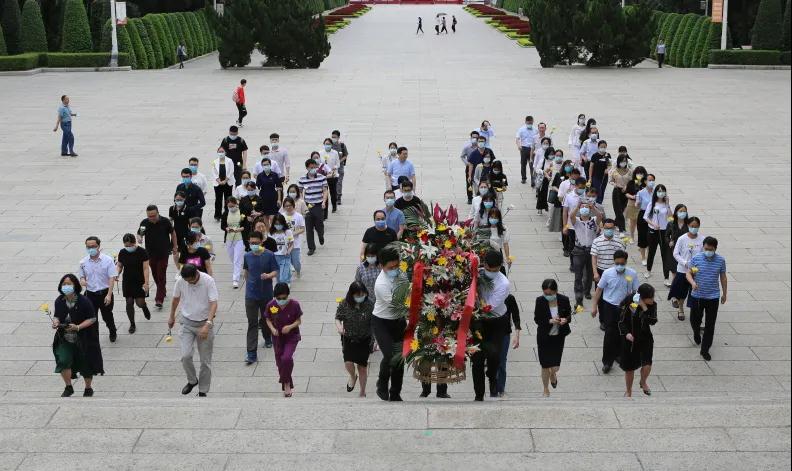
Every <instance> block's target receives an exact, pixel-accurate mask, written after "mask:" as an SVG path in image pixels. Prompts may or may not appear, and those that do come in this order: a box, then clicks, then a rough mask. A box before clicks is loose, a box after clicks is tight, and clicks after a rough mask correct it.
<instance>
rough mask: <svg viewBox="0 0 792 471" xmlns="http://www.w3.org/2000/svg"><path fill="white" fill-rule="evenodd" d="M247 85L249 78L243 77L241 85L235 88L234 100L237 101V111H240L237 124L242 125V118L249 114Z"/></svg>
mask: <svg viewBox="0 0 792 471" xmlns="http://www.w3.org/2000/svg"><path fill="white" fill-rule="evenodd" d="M245 85H247V80H245V79H242V80H241V81H240V82H239V86H238V87H236V90H234V95H233V97H232V98H233V100H234V103H236V107H237V111H239V118H237V121H236V125H237V126H239V127H242V120H243V119H244V118H245V116H247V114H248V113H247V108H246V107H245Z"/></svg>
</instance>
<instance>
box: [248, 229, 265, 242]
mask: <svg viewBox="0 0 792 471" xmlns="http://www.w3.org/2000/svg"><path fill="white" fill-rule="evenodd" d="M250 239H258V240H261V241H263V240H264V234H262V233H261V232H259V231H253V232H251V233H250V235H249V236H248V240H250Z"/></svg>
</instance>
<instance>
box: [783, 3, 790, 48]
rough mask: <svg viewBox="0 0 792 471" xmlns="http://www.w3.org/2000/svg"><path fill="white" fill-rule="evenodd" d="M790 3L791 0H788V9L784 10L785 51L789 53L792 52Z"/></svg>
mask: <svg viewBox="0 0 792 471" xmlns="http://www.w3.org/2000/svg"><path fill="white" fill-rule="evenodd" d="M789 2H790V0H787V2H786V8H784V50H785V51H789V50H790V46H792V44H791V43H792V40H790V34H789V28H790V25H789Z"/></svg>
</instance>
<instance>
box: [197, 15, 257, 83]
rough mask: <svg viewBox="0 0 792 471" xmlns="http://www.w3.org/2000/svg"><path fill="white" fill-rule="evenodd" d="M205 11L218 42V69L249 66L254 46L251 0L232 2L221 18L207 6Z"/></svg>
mask: <svg viewBox="0 0 792 471" xmlns="http://www.w3.org/2000/svg"><path fill="white" fill-rule="evenodd" d="M205 11H206V17H207V20H208V21H209V26H210V27H211V28H212V31H214V33H215V34H216V35H217V38H218V40H219V44H218V45H217V52H218V61H219V62H220V67H222V68H224V69H225V68H227V67H244V66H246V65H248V64H250V55H251V53H252V52H253V48H254V47H255V45H256V40H255V37H254V16H253V7H252V5H251V0H236V1H234V3H233V4H232V5H229V7H228V8H226V9H225V11H224V13H223V16H218V15H217V13H215V12H214V11H213V10H212V9H211V7H209V6H207V7H206V9H205ZM260 12H261V11H260V10H259V13H260ZM188 52H189V51H188Z"/></svg>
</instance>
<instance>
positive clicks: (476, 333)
mask: <svg viewBox="0 0 792 471" xmlns="http://www.w3.org/2000/svg"><path fill="white" fill-rule="evenodd" d="M473 335H475V336H476V338H477V339H479V340H481V339H482V338H483V337H482V336H481V332H479V331H478V330H477V331H475V332H473Z"/></svg>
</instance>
